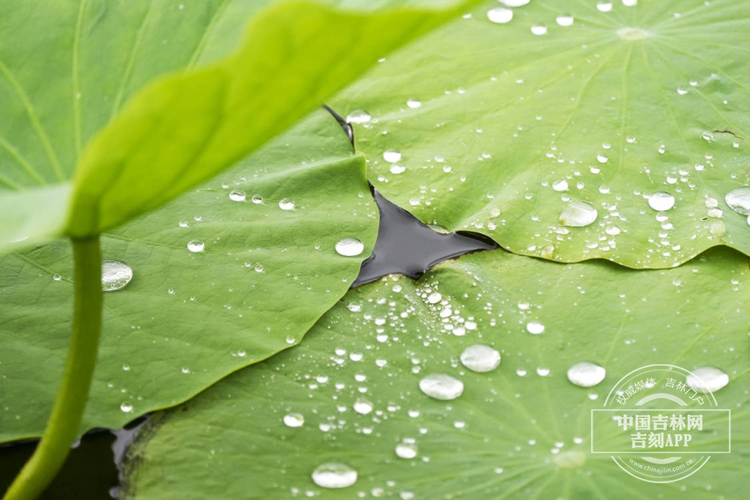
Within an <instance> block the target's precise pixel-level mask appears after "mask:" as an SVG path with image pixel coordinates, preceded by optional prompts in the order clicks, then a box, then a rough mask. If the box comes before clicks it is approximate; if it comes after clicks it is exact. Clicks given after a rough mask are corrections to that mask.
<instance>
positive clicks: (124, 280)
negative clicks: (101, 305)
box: [102, 260, 133, 292]
mask: <svg viewBox="0 0 750 500" xmlns="http://www.w3.org/2000/svg"><path fill="white" fill-rule="evenodd" d="M131 279H133V270H132V269H130V266H128V265H127V264H125V263H124V262H120V261H119V260H105V261H103V262H102V291H104V292H112V291H114V290H119V289H121V288H124V287H125V285H127V284H128V283H130V280H131Z"/></svg>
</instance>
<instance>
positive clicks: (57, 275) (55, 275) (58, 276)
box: [52, 273, 62, 281]
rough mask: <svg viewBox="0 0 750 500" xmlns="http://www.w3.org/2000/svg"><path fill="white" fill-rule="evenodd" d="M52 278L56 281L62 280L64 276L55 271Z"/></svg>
mask: <svg viewBox="0 0 750 500" xmlns="http://www.w3.org/2000/svg"><path fill="white" fill-rule="evenodd" d="M52 279H53V280H55V281H60V280H62V276H60V275H59V274H57V273H55V274H53V275H52Z"/></svg>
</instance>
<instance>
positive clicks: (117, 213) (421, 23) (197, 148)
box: [0, 0, 460, 248]
mask: <svg viewBox="0 0 750 500" xmlns="http://www.w3.org/2000/svg"><path fill="white" fill-rule="evenodd" d="M268 3H269V2H267V1H260V2H248V1H243V0H223V1H219V0H211V1H202V0H201V1H176V0H175V1H164V2H151V1H146V0H138V1H128V2H110V1H105V0H64V1H54V2H53V1H45V2H33V3H29V2H23V1H21V0H13V1H8V2H3V4H2V6H0V19H2V22H1V23H2V24H0V32H3V33H6V34H8V36H6V37H4V40H5V41H4V42H3V43H0V108H2V109H3V112H4V116H5V119H3V120H2V123H0V197H5V196H12V198H11V199H10V200H7V201H3V202H2V204H0V206H6V205H8V204H10V203H14V207H15V210H14V211H15V212H18V213H15V214H13V215H12V217H11V219H12V220H13V221H14V223H12V224H7V225H6V224H3V225H2V229H0V245H2V246H3V247H7V248H14V247H15V248H18V247H19V246H20V245H23V244H24V243H25V242H31V243H33V242H38V241H40V240H41V239H43V238H47V239H48V238H50V237H53V236H59V235H61V234H65V235H67V236H72V237H85V236H89V235H93V234H98V233H100V232H103V231H106V230H108V229H111V228H113V227H115V226H117V225H119V224H122V223H124V222H127V221H128V220H130V219H132V218H134V217H136V216H138V215H140V214H143V213H145V212H147V211H149V210H152V209H154V208H156V207H158V206H159V205H161V204H163V203H165V202H166V201H168V200H170V199H173V198H174V197H175V196H177V195H179V194H180V193H182V192H183V191H185V190H186V189H189V188H190V187H192V186H194V185H196V184H197V183H199V182H201V181H204V180H206V179H208V178H210V177H212V176H214V175H216V174H217V173H219V172H220V171H222V170H224V169H225V168H227V167H229V166H231V165H232V164H234V163H235V162H237V161H239V160H240V159H242V158H243V157H245V156H246V155H247V154H248V153H250V152H251V151H252V150H254V149H256V148H257V147H259V146H260V145H262V144H263V143H265V142H266V141H268V140H269V139H270V138H271V137H273V136H275V135H276V134H278V133H280V132H282V131H284V130H286V129H287V128H289V127H290V126H291V125H293V124H294V123H295V122H297V121H298V120H300V119H301V118H302V117H304V116H305V115H307V114H308V113H309V112H310V111H311V110H312V109H313V108H315V107H316V106H318V105H319V104H320V103H321V102H322V101H323V100H324V99H325V98H327V97H328V96H329V95H330V94H332V93H333V92H334V91H336V90H338V89H340V88H342V87H343V86H344V85H345V84H346V83H347V82H349V81H350V80H352V79H353V78H355V77H356V76H358V75H359V74H361V73H363V72H364V71H365V70H366V69H367V68H368V67H370V66H371V65H372V64H374V63H375V62H376V61H377V59H378V58H380V57H383V56H384V55H385V54H387V53H388V52H389V51H391V50H393V49H394V48H396V47H398V46H400V45H401V44H403V43H406V42H407V41H408V40H410V39H411V38H413V37H417V36H419V35H421V34H423V33H425V32H426V31H428V30H429V29H431V28H433V27H435V26H436V25H438V24H440V23H441V22H444V21H445V20H447V19H449V18H450V17H451V16H454V15H456V14H457V12H458V11H456V10H455V9H456V8H457V7H459V6H460V2H453V1H450V0H447V1H442V2H439V3H438V4H437V5H431V6H430V5H427V4H426V3H425V2H419V1H417V2H407V3H404V2H395V1H394V2H384V3H379V4H378V5H376V6H371V5H368V3H366V2H360V3H359V4H358V3H357V2H354V3H350V2H336V1H333V2H328V1H321V2H315V1H291V2H274V3H272V5H270V6H268V7H266V5H267V4H268ZM339 3H342V4H343V5H338V4H339ZM253 14H254V15H253ZM251 15H253V16H252V20H251V22H250V24H249V26H248V29H247V33H246V35H245V36H244V39H243V38H242V37H241V35H240V33H241V29H240V27H241V26H242V25H244V24H245V22H246V20H247V19H248V17H251ZM19 40H22V41H23V43H19ZM235 47H236V49H235ZM69 179H72V181H71V182H72V184H71V187H70V191H69V192H70V196H69V197H68V198H67V199H66V197H65V196H60V190H55V196H49V197H48V198H47V200H46V204H45V205H46V206H45V207H44V208H36V207H37V206H38V203H35V202H34V201H35V200H38V198H39V193H38V189H39V188H40V187H41V188H43V187H44V186H46V185H50V184H52V185H56V184H64V183H66V182H67V181H68V180H69ZM10 193H13V194H12V195H11V194H10ZM19 197H21V198H25V197H28V198H29V199H28V200H25V201H20V202H18V198H19ZM29 210H33V211H35V212H38V213H34V214H27V213H23V215H21V214H20V213H21V212H26V211H29ZM65 215H66V216H67V217H64V216H65ZM16 219H21V220H22V221H23V223H22V224H19V223H17V222H15V220H16Z"/></svg>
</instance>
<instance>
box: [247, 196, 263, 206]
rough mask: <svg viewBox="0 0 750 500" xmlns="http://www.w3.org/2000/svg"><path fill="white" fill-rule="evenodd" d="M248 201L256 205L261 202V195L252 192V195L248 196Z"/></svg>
mask: <svg viewBox="0 0 750 500" xmlns="http://www.w3.org/2000/svg"><path fill="white" fill-rule="evenodd" d="M250 201H252V202H253V203H255V204H256V205H258V204H260V203H263V197H262V196H261V195H259V194H254V195H253V197H252V198H250Z"/></svg>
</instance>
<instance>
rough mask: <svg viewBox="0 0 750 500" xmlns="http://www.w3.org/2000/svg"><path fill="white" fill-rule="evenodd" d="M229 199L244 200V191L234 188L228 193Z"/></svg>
mask: <svg viewBox="0 0 750 500" xmlns="http://www.w3.org/2000/svg"><path fill="white" fill-rule="evenodd" d="M229 199H230V200H232V201H245V192H244V191H238V190H234V191H231V192H230V193H229Z"/></svg>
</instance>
